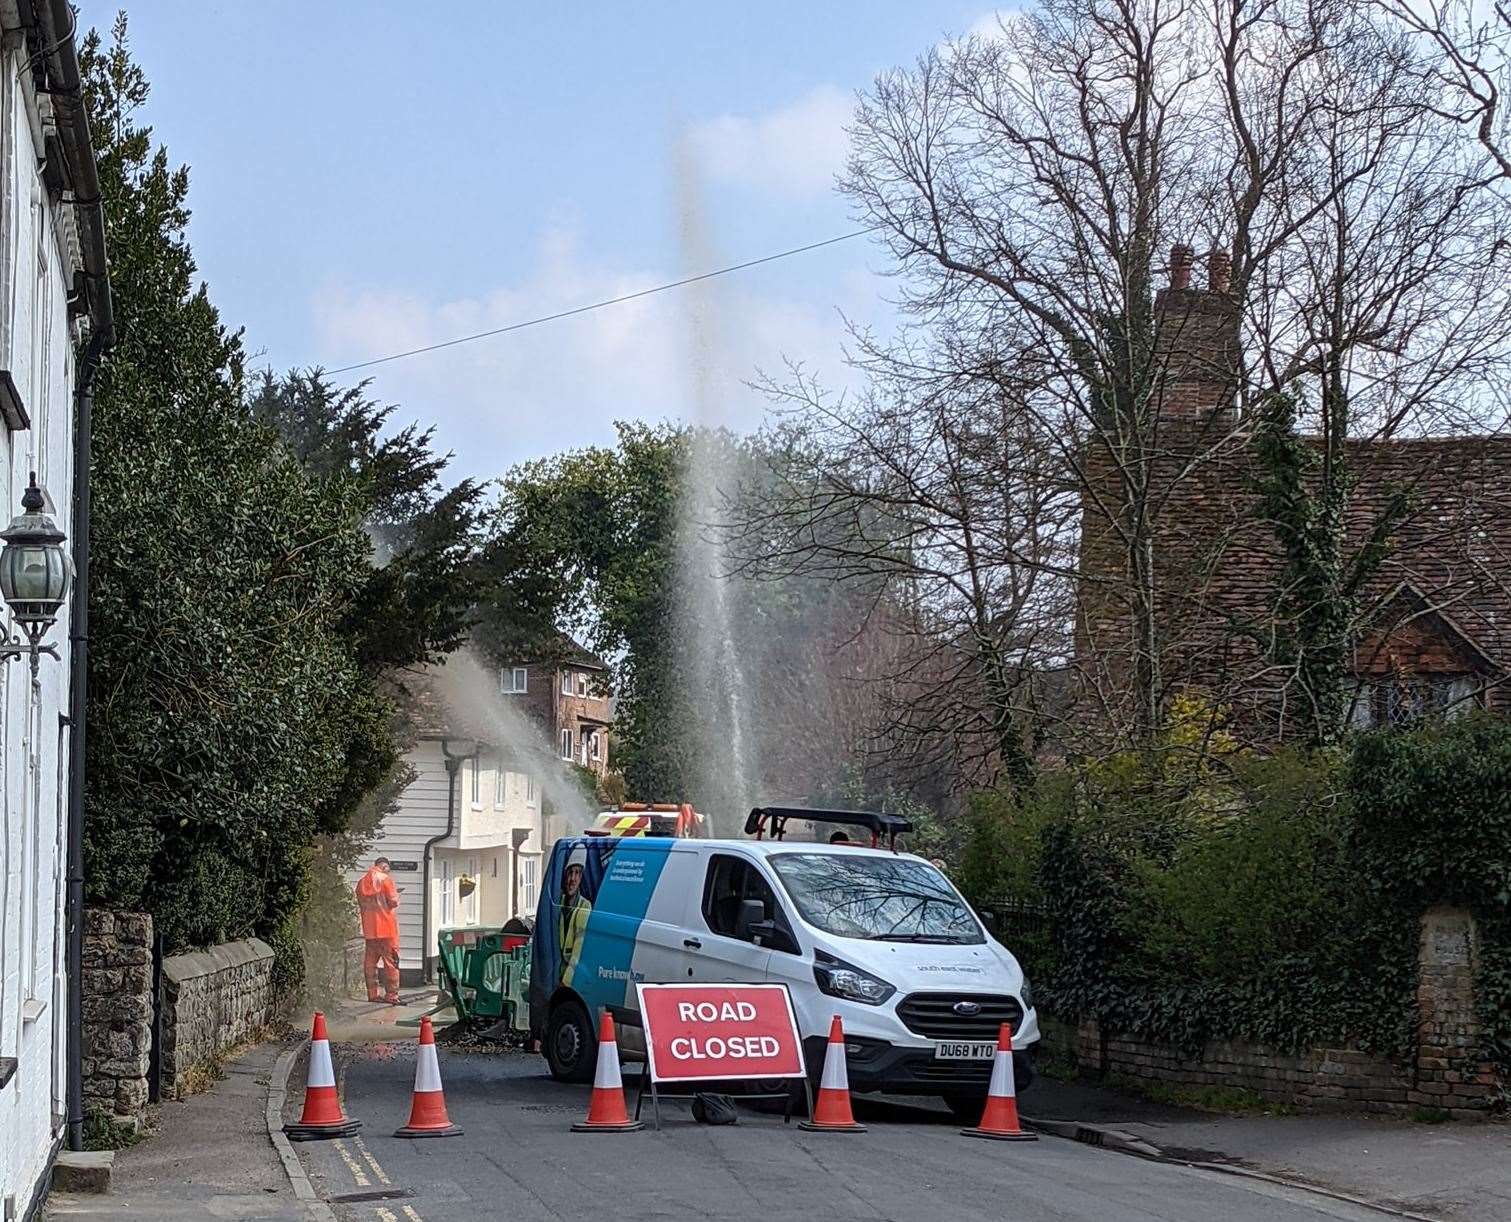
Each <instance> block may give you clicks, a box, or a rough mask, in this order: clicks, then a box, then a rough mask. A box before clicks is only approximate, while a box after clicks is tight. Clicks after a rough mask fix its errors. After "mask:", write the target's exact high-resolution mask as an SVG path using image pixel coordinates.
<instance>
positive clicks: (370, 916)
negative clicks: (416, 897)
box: [357, 866, 399, 942]
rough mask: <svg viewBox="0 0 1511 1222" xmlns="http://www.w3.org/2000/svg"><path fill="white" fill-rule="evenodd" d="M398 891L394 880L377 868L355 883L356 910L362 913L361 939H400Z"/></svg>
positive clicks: (374, 867)
mask: <svg viewBox="0 0 1511 1222" xmlns="http://www.w3.org/2000/svg"><path fill="white" fill-rule="evenodd" d="M398 907H399V889H398V888H397V887H395V886H394V885H393V879H392V878H390V877H389V876H388V875H387V874H385V873H384V872H383V871H382V870H380V869H378V867H377V866H373V867H372V869H370V870H368V872H367V873H366V874H364V875H363V876H362V877H361V879H360V880H358V882H357V911H358V912H360V913H361V914H362V936H363V937H364V938H386V939H391V940H392V941H395V942H397V941H398V940H399V918H398V916H397V915H396V911H395V910H396V909H397V908H398Z"/></svg>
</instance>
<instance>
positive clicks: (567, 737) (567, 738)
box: [561, 730, 572, 760]
mask: <svg viewBox="0 0 1511 1222" xmlns="http://www.w3.org/2000/svg"><path fill="white" fill-rule="evenodd" d="M561 758H562V759H564V760H569V759H571V758H572V731H571V730H563V731H562V732H561Z"/></svg>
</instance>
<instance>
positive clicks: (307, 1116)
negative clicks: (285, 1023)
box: [283, 1010, 362, 1141]
mask: <svg viewBox="0 0 1511 1222" xmlns="http://www.w3.org/2000/svg"><path fill="white" fill-rule="evenodd" d="M361 1127H362V1122H361V1121H360V1120H352V1119H351V1118H350V1117H349V1116H347V1115H346V1114H345V1113H344V1112H342V1110H341V1100H340V1099H338V1098H337V1097H336V1071H335V1070H334V1069H333V1068H332V1067H331V1045H330V1038H329V1037H328V1036H327V1035H326V1034H325V1015H324V1014H322V1013H320V1011H319V1010H316V1011H315V1026H314V1029H313V1030H312V1031H311V1032H310V1067H309V1073H308V1074H307V1075H306V1078H305V1084H304V1111H303V1112H302V1113H301V1114H300V1116H299V1122H298V1123H297V1124H286V1125H284V1126H283V1131H284V1132H285V1133H287V1134H288V1135H289V1138H290V1140H292V1141H315V1140H317V1139H318V1138H321V1137H350V1136H351V1135H352V1134H353V1133H355V1132H356V1131H357V1130H358V1129H360V1128H361Z"/></svg>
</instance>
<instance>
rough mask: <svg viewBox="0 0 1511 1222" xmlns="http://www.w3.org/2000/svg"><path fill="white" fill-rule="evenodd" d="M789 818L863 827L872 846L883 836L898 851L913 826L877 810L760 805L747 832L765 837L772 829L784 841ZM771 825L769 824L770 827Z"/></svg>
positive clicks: (753, 813) (748, 821)
mask: <svg viewBox="0 0 1511 1222" xmlns="http://www.w3.org/2000/svg"><path fill="white" fill-rule="evenodd" d="M788 819H811V820H813V821H814V822H815V823H842V824H845V825H846V826H848V827H863V828H865V829H866V830H867V831H868V832H870V833H871V847H872V848H873V849H874V848H876V847H877V846H878V844H879V843H880V841H881V838H882V837H883V836H885V837H886V838H887V846H888V847H889V848H890V849H892V851H893V852H896V851H897V837H898V835H899V834H900V833H903V832H911V831H912V830H913V825H912V824H911V823H909V822H908V821H907V820H906V819H904V818H903V817H902V816H901V815H884V814H882V813H881V812H880V811H874V810H821V809H810V808H808V807H806V806H757V807H755V808H754V809H753V810H751V812H750V816H749V818H747V819H746V820H745V834H746V835H747V836H754V837H755V838H756V839H757V840H760V839H763V838H764V836H765V835H766V833H767V832H768V831H769V832H770V834H771V838H772V839H773V840H782V839H784V838H785V837H786V834H787V820H788ZM768 825H769V826H768Z"/></svg>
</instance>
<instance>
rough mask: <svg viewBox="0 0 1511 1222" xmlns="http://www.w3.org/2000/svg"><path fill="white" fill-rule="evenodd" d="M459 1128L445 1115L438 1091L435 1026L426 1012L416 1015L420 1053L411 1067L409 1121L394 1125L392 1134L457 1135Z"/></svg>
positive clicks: (439, 1068) (444, 1098) (438, 1075)
mask: <svg viewBox="0 0 1511 1222" xmlns="http://www.w3.org/2000/svg"><path fill="white" fill-rule="evenodd" d="M461 1133H462V1130H461V1129H459V1128H457V1127H456V1125H454V1124H452V1123H451V1117H449V1116H448V1115H446V1096H445V1094H444V1093H443V1092H442V1091H441V1066H440V1062H439V1061H437V1060H436V1055H435V1030H434V1029H433V1028H432V1027H431V1025H430V1015H428V1014H427V1015H425V1016H424V1017H423V1018H421V1019H420V1054H419V1058H418V1059H417V1060H416V1061H415V1067H414V1098H413V1101H412V1102H411V1103H410V1105H409V1123H408V1124H406V1125H405V1126H404V1127H403V1128H402V1129H395V1130H394V1136H395V1137H460V1136H461Z"/></svg>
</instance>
